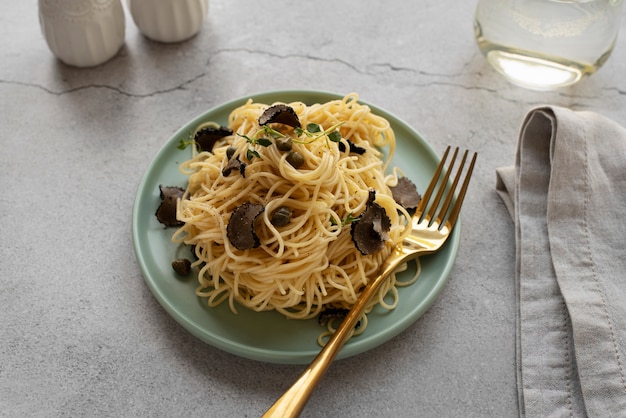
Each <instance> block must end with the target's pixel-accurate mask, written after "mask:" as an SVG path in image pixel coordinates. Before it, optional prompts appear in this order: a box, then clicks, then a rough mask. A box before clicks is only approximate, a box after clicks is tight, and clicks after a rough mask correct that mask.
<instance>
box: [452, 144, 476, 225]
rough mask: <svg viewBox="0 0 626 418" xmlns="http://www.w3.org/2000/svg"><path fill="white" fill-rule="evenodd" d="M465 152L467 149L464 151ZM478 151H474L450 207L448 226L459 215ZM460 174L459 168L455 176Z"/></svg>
mask: <svg viewBox="0 0 626 418" xmlns="http://www.w3.org/2000/svg"><path fill="white" fill-rule="evenodd" d="M465 153H466V154H467V151H465ZM477 155H478V153H476V152H475V153H474V155H473V156H472V161H471V162H470V165H469V167H468V168H467V173H466V174H465V180H464V181H463V184H462V185H461V190H460V191H459V194H458V196H457V198H456V201H455V202H454V206H453V207H452V211H451V212H450V216H448V221H447V222H448V223H449V224H450V228H452V227H453V226H454V224H455V223H456V220H457V218H458V217H459V213H460V212H461V205H463V199H465V193H466V192H467V186H469V182H470V178H471V177H472V172H473V171H474V163H476V157H477ZM459 174H461V169H459V173H458V174H457V176H458V175H459Z"/></svg>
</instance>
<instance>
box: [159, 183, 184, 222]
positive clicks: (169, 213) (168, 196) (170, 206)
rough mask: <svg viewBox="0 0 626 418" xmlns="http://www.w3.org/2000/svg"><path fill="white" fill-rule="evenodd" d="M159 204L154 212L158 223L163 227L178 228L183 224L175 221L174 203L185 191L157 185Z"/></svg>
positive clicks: (174, 187)
mask: <svg viewBox="0 0 626 418" xmlns="http://www.w3.org/2000/svg"><path fill="white" fill-rule="evenodd" d="M159 191H160V195H161V204H160V205H159V207H158V209H157V211H156V217H157V220H158V221H159V222H161V223H162V224H164V225H165V226H180V225H182V224H183V222H181V221H179V220H178V219H176V201H177V200H178V199H179V198H182V197H183V194H184V193H185V189H182V188H180V187H176V186H163V185H159Z"/></svg>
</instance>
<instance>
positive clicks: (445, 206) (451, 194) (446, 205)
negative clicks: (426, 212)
mask: <svg viewBox="0 0 626 418" xmlns="http://www.w3.org/2000/svg"><path fill="white" fill-rule="evenodd" d="M458 151H459V149H458V148H457V149H456V150H455V154H456V153H457V152H458ZM468 152H469V151H468V150H465V152H464V153H463V157H462V158H461V162H460V164H459V168H458V169H457V170H458V171H457V172H456V176H454V180H453V181H452V186H450V189H449V191H448V195H447V196H446V200H445V201H444V202H443V205H442V206H441V209H440V210H439V215H437V222H438V223H441V222H443V220H444V218H445V216H446V213H448V208H449V207H450V202H452V198H453V197H454V191H455V190H456V187H457V185H458V184H459V179H460V178H461V171H462V170H463V167H464V166H465V161H466V160H467V153H468ZM453 166H454V160H452V162H451V163H450V168H449V169H448V173H450V172H452V167H453ZM448 177H449V174H448ZM446 180H447V179H446ZM444 189H445V183H444V184H443V185H442V187H441V190H440V193H442V194H443V191H444ZM437 203H439V202H437Z"/></svg>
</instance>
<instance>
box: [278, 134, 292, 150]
mask: <svg viewBox="0 0 626 418" xmlns="http://www.w3.org/2000/svg"><path fill="white" fill-rule="evenodd" d="M274 142H276V148H278V149H279V150H280V151H291V148H292V147H293V141H292V140H291V138H289V137H288V136H280V137H278V138H276V139H275V140H274Z"/></svg>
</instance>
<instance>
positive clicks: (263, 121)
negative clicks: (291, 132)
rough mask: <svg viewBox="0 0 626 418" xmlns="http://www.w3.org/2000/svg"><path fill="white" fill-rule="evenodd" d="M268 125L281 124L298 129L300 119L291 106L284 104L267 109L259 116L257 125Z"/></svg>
mask: <svg viewBox="0 0 626 418" xmlns="http://www.w3.org/2000/svg"><path fill="white" fill-rule="evenodd" d="M268 123H282V124H283V125H288V126H291V127H293V128H299V127H300V126H301V125H300V119H299V118H298V115H297V114H296V111H295V110H293V108H292V107H291V106H287V105H286V104H280V103H279V104H275V105H272V106H270V107H268V108H267V109H265V111H264V112H263V113H262V114H261V116H259V125H261V126H263V125H267V124H268Z"/></svg>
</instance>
